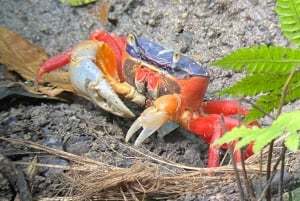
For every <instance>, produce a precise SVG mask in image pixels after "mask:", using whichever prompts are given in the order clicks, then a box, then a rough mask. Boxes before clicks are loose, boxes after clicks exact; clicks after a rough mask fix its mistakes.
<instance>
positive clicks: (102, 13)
mask: <svg viewBox="0 0 300 201" xmlns="http://www.w3.org/2000/svg"><path fill="white" fill-rule="evenodd" d="M110 6H111V3H110V2H109V1H105V0H103V1H97V3H96V5H95V7H93V8H91V9H90V10H89V13H90V14H91V15H94V16H96V17H97V18H98V19H99V21H100V22H101V23H102V24H103V25H104V26H105V25H106V23H107V21H108V14H109V10H110Z"/></svg>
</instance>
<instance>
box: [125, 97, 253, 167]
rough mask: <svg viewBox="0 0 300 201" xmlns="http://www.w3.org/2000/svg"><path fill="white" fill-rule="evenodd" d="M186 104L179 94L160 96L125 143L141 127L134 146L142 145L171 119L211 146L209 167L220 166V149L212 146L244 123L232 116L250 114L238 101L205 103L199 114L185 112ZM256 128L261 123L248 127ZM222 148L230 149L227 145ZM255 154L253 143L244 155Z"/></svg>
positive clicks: (133, 128)
mask: <svg viewBox="0 0 300 201" xmlns="http://www.w3.org/2000/svg"><path fill="white" fill-rule="evenodd" d="M185 104H186V103H185V101H184V99H183V98H181V97H180V95H167V96H162V97H159V98H158V99H157V100H156V101H154V104H153V106H151V107H149V108H148V109H146V110H145V111H144V112H143V113H142V114H141V116H140V117H139V118H138V119H137V120H136V121H135V122H134V123H133V125H132V126H131V127H130V129H129V131H128V132H127V135H126V142H128V141H129V140H130V138H131V137H132V136H133V134H134V133H135V132H136V131H137V130H138V129H139V128H141V127H142V128H143V130H142V132H141V133H140V134H139V136H138V138H137V139H136V141H135V145H140V144H141V143H142V142H143V141H144V140H145V139H146V138H147V137H149V136H150V135H151V134H153V133H154V132H155V131H156V130H158V128H160V127H161V126H163V125H164V124H165V123H166V122H167V121H168V120H172V121H175V122H177V123H178V124H180V125H182V126H184V127H185V128H186V129H188V130H189V131H191V132H193V133H195V134H196V135H197V136H199V137H200V138H201V139H202V140H204V141H205V142H207V143H209V144H210V147H209V154H208V167H217V166H219V161H220V156H219V155H220V147H217V146H214V145H212V143H213V142H214V141H215V140H217V139H219V138H220V137H221V136H222V135H223V134H224V132H225V131H229V130H231V129H232V128H234V127H237V126H239V125H240V124H241V122H240V120H238V119H235V118H232V117H230V115H237V114H238V115H242V116H244V115H246V114H247V113H248V110H247V108H245V107H243V106H240V104H239V103H238V102H235V101H212V102H204V103H202V107H201V110H202V111H201V112H200V113H198V112H196V111H194V112H192V111H187V110H185ZM214 106H215V107H214ZM237 111H240V112H237ZM203 112H212V113H215V114H207V113H206V114H204V113H203ZM253 125H258V123H257V122H253V123H251V124H250V125H249V127H251V126H253ZM233 145H234V142H233ZM221 147H222V148H227V146H226V145H223V146H221ZM252 154H253V152H252V144H250V145H249V146H248V147H247V149H246V152H245V153H244V158H247V157H249V156H250V155H252ZM234 157H235V160H236V161H237V162H239V161H240V160H241V155H240V152H235V156H234Z"/></svg>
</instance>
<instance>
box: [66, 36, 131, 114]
mask: <svg viewBox="0 0 300 201" xmlns="http://www.w3.org/2000/svg"><path fill="white" fill-rule="evenodd" d="M101 45H105V44H104V43H102V42H98V41H83V42H81V43H80V44H79V45H77V46H76V47H75V48H74V49H73V52H72V58H71V63H70V67H69V74H70V80H71V83H72V85H73V86H74V87H75V88H76V90H77V91H78V92H80V94H81V95H82V96H84V97H85V98H87V99H89V100H91V101H93V102H94V103H95V104H96V105H98V106H99V107H101V108H102V109H104V110H106V111H109V112H111V113H113V114H115V115H118V116H122V117H134V116H135V115H134V114H133V113H132V112H131V111H130V110H129V109H128V108H127V106H126V105H125V104H124V103H123V101H122V100H121V99H120V98H119V96H118V95H117V94H116V93H115V91H114V90H113V88H112V87H111V86H110V83H109V82H108V81H107V80H106V75H105V73H104V72H102V71H101V69H100V68H99V67H98V66H97V65H96V64H95V62H94V61H95V57H96V54H97V52H98V51H99V50H100V48H101Z"/></svg>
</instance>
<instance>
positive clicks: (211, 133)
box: [188, 114, 240, 167]
mask: <svg viewBox="0 0 300 201" xmlns="http://www.w3.org/2000/svg"><path fill="white" fill-rule="evenodd" d="M223 119H224V122H222V121H223V120H222V118H221V116H220V115H217V114H213V115H209V116H205V117H199V118H197V119H194V120H191V121H190V124H189V128H188V129H189V130H190V131H191V132H194V133H195V134H196V135H198V136H199V137H200V138H201V139H203V140H204V141H205V142H207V143H209V144H210V146H209V151H208V167H218V166H219V161H220V156H219V155H220V154H219V151H220V147H217V146H213V145H212V143H213V142H215V141H216V140H217V139H219V138H220V137H222V135H223V133H224V130H223V128H222V127H223V126H222V124H223V123H224V126H225V128H226V130H227V131H229V130H231V129H232V128H234V127H237V126H239V125H240V122H239V121H238V120H237V119H233V118H230V117H224V118H223ZM223 148H226V146H224V147H223ZM235 153H236V154H235V159H236V161H237V162H239V161H240V155H239V154H238V152H235Z"/></svg>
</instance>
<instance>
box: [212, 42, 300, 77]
mask: <svg viewBox="0 0 300 201" xmlns="http://www.w3.org/2000/svg"><path fill="white" fill-rule="evenodd" d="M212 65H214V66H219V67H222V68H226V69H231V70H233V71H236V72H243V71H245V72H246V73H286V74H288V73H290V72H291V71H292V70H293V69H294V68H295V67H296V66H300V50H297V49H291V48H284V47H275V46H268V47H267V46H264V45H262V46H255V47H250V48H243V49H239V50H237V51H234V52H232V53H230V54H229V55H227V56H225V57H223V58H222V59H220V60H218V61H216V62H214V63H212Z"/></svg>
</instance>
